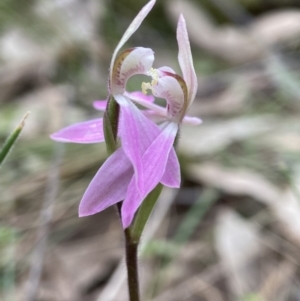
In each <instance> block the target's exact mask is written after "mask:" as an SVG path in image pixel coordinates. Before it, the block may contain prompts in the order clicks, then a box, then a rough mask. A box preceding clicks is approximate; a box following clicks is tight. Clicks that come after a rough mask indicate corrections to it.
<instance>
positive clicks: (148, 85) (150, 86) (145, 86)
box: [142, 83, 152, 95]
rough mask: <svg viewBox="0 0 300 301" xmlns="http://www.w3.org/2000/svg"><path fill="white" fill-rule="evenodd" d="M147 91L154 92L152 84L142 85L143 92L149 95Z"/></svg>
mask: <svg viewBox="0 0 300 301" xmlns="http://www.w3.org/2000/svg"><path fill="white" fill-rule="evenodd" d="M147 90H151V91H152V85H151V84H150V83H142V92H143V93H144V94H145V95H147Z"/></svg>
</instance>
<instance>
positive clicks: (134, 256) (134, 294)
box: [124, 229, 140, 301]
mask: <svg viewBox="0 0 300 301" xmlns="http://www.w3.org/2000/svg"><path fill="white" fill-rule="evenodd" d="M124 233H125V242H126V265H127V283H128V293H129V300H130V301H140V291H139V272H138V245H139V242H138V241H133V240H132V237H131V234H130V230H129V229H125V230H124Z"/></svg>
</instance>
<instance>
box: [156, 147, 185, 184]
mask: <svg viewBox="0 0 300 301" xmlns="http://www.w3.org/2000/svg"><path fill="white" fill-rule="evenodd" d="M160 182H161V183H162V184H163V185H165V186H168V187H172V188H179V187H180V182H181V175H180V164H179V161H178V158H177V155H176V152H175V150H174V147H172V148H171V151H170V154H169V157H168V162H167V165H166V170H165V173H164V175H163V177H162V178H161V180H160Z"/></svg>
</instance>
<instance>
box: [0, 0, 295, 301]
mask: <svg viewBox="0 0 300 301" xmlns="http://www.w3.org/2000/svg"><path fill="white" fill-rule="evenodd" d="M146 2H147V1H144V0H143V1H142V0H140V1H133V0H127V1H125V0H124V1H123V0H119V1H118V0H111V1H108V0H26V1H24V0H23V1H20V0H1V2H0V91H1V93H0V105H1V110H0V139H1V142H4V140H5V138H6V137H7V135H8V134H9V133H10V132H11V131H12V130H13V128H14V127H15V126H16V125H17V124H18V122H19V121H20V120H21V118H22V116H23V115H24V114H25V113H26V112H27V111H30V112H31V114H30V116H29V118H28V120H27V122H26V125H25V128H24V131H23V133H22V136H21V138H20V139H19V141H18V143H17V145H16V147H15V148H14V149H13V151H12V152H11V154H10V156H9V158H8V159H7V160H6V162H5V163H4V165H3V166H2V168H1V170H0V173H1V176H0V191H1V197H0V299H1V300H3V301H19V300H20V301H23V300H24V301H35V300H36V301H71V300H72V301H81V300H82V301H110V300H111V301H113V300H117V301H123V300H128V299H127V298H128V297H127V292H126V285H125V281H126V279H125V265H124V262H123V261H122V254H123V238H122V231H121V228H120V223H119V221H118V217H117V214H116V212H115V210H114V208H109V209H107V210H105V211H104V212H102V213H100V214H97V215H95V216H92V217H87V218H80V219H79V218H78V215H77V209H78V204H79V201H80V199H81V196H82V195H83V193H84V191H85V189H86V187H87V185H88V183H89V182H90V180H91V179H92V177H93V175H94V174H95V173H96V171H97V170H98V168H99V166H100V165H101V164H102V163H103V162H104V160H105V159H106V150H105V146H104V145H103V144H95V145H75V144H59V143H54V142H53V141H51V140H50V139H49V134H51V133H53V132H54V131H56V130H58V129H60V128H61V127H63V126H66V125H69V124H71V123H74V122H80V121H85V120H87V119H90V118H96V117H97V116H100V115H99V114H100V113H99V112H97V111H95V110H94V109H93V108H92V102H93V101H94V100H96V99H105V98H106V96H107V75H108V67H109V62H110V59H111V55H112V52H113V50H114V47H115V46H116V44H117V43H118V40H119V39H120V37H121V36H122V34H123V33H124V30H125V29H126V28H127V26H128V25H129V24H130V22H131V20H132V19H133V18H134V16H135V15H136V14H137V12H138V11H139V10H140V8H141V7H142V6H143V5H144V4H145V3H146ZM179 13H183V14H184V16H185V18H186V21H187V26H188V31H189V35H190V40H191V47H192V52H193V56H194V64H195V68H196V71H197V74H198V78H199V90H198V93H197V97H196V99H195V102H194V104H193V106H192V108H191V109H190V112H189V114H190V115H192V116H197V117H200V118H202V119H203V124H202V125H200V126H197V127H182V130H181V138H180V143H179V149H178V152H179V156H180V161H181V166H182V187H181V189H180V190H170V189H165V190H164V191H163V193H162V195H161V197H160V199H159V202H158V204H157V208H156V210H155V211H154V212H153V215H152V219H151V220H150V221H149V223H148V227H147V229H146V231H145V234H144V237H143V242H142V247H141V256H140V265H141V273H140V274H141V285H142V295H143V300H155V301H171V300H172V301H177V300H178V301H181V300H188V301H194V300H195V301H196V300H201V301H202V300H203V301H206V300H210V301H227V300H228V301H231V300H237V301H268V300H270V301H282V300H287V301H297V300H300V270H299V264H300V251H299V248H300V190H299V188H300V187H299V179H300V161H299V157H300V156H299V154H300V134H299V130H300V118H299V113H300V86H299V84H298V83H299V79H300V73H299V68H300V47H299V46H300V3H299V1H297V0H268V1H267V0H264V1H263V0H201V1H200V0H169V1H167V0H157V4H156V6H155V7H154V9H153V10H152V12H151V13H150V15H149V16H148V17H147V18H146V20H145V21H144V22H143V24H142V26H141V27H140V29H139V30H138V31H137V32H136V33H135V34H134V35H133V37H132V38H131V39H130V40H129V42H128V43H127V46H128V47H134V46H143V47H150V48H152V49H153V50H154V51H155V55H156V61H155V65H154V67H160V66H170V67H172V68H173V69H175V70H176V71H177V72H178V73H180V69H179V66H178V62H177V52H178V49H177V42H176V36H175V32H176V23H177V19H178V15H179ZM140 84H141V80H140V78H139V77H136V78H133V79H132V80H131V81H130V82H129V84H128V89H129V90H136V89H140Z"/></svg>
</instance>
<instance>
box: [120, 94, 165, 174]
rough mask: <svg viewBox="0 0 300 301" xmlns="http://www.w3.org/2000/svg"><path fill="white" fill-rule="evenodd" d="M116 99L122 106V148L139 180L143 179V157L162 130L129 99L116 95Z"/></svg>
mask: <svg viewBox="0 0 300 301" xmlns="http://www.w3.org/2000/svg"><path fill="white" fill-rule="evenodd" d="M115 99H116V101H117V102H118V103H119V105H120V106H121V116H120V131H119V134H120V137H121V139H122V148H123V149H124V151H125V153H126V155H127V157H128V158H129V160H130V161H131V162H132V165H133V167H134V172H135V174H136V175H137V178H141V177H142V173H143V171H142V156H143V154H144V152H145V151H146V149H147V148H148V147H149V146H150V144H151V143H152V141H153V140H154V139H155V138H156V137H157V136H158V135H159V133H160V132H161V130H160V128H159V127H158V126H157V125H156V124H154V123H153V122H152V121H150V120H149V119H148V118H147V117H145V116H144V115H143V114H142V113H141V111H140V110H139V109H138V108H137V107H136V106H135V105H134V104H133V103H132V102H131V101H130V100H129V99H128V98H127V97H125V96H124V95H115Z"/></svg>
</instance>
